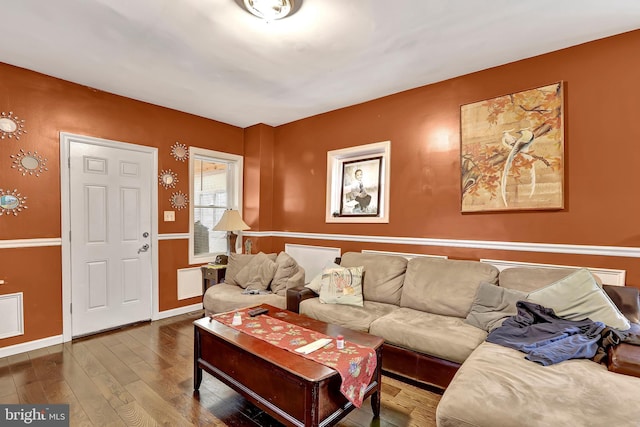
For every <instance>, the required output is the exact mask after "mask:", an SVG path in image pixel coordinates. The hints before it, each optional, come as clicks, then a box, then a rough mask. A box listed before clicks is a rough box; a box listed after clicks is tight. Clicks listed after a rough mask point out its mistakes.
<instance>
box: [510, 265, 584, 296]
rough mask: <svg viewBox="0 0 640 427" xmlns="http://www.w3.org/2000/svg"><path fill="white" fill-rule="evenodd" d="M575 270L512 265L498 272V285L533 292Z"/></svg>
mask: <svg viewBox="0 0 640 427" xmlns="http://www.w3.org/2000/svg"><path fill="white" fill-rule="evenodd" d="M575 272H576V269H575V268H548V267H513V268H506V269H504V270H502V271H501V272H500V276H499V277H498V284H499V285H500V287H503V288H509V289H516V290H519V291H523V292H527V293H528V292H533V291H535V290H538V289H540V288H544V287H545V286H547V285H550V284H552V283H555V282H557V281H558V280H560V279H563V278H565V277H567V276H568V275H570V274H573V273H575Z"/></svg>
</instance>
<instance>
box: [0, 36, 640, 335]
mask: <svg viewBox="0 0 640 427" xmlns="http://www.w3.org/2000/svg"><path fill="white" fill-rule="evenodd" d="M638 51H640V31H635V32H631V33H627V34H623V35H619V36H616V37H611V38H607V39H603V40H600V41H596V42H592V43H588V44H585V45H581V46H577V47H573V48H570V49H565V50H562V51H558V52H554V53H550V54H546V55H543V56H539V57H536V58H531V59H527V60H524V61H519V62H516V63H513V64H508V65H505V66H501V67H497V68H493V69H490V70H485V71H481V72H478V73H474V74H471V75H467V76H463V77H459V78H456V79H452V80H448V81H445V82H441V83H437V84H433V85H428V86H424V87H420V88H417V89H413V90H410V91H406V92H402V93H399V94H396V95H392V96H388V97H385V98H381V99H377V100H373V101H370V102H367V103H363V104H359V105H356V106H352V107H348V108H344V109H341V110H337V111H333V112H329V113H326V114H322V115H318V116H314V117H310V118H307V119H304V120H299V121H296V122H293V123H289V124H286V125H283V126H279V127H277V128H275V129H274V128H271V127H269V126H265V125H256V126H253V127H251V128H248V129H246V130H243V129H240V128H237V127H234V126H230V125H227V124H223V123H220V122H216V121H213V120H208V119H204V118H201V117H196V116H193V115H189V114H185V113H181V112H178V111H173V110H170V109H166V108H162V107H158V106H153V105H150V104H146V103H143V102H139V101H134V100H131V99H127V98H123V97H119V96H115V95H111V94H108V93H104V92H101V91H98V90H95V89H91V88H88V87H85V86H81V85H77V84H73V83H69V82H65V81H62V80H59V79H55V78H52V77H48V76H44V75H42V74H38V73H35V72H31V71H27V70H24V69H20V68H16V67H13V66H10V65H5V64H1V63H0V93H1V94H2V96H1V97H0V111H7V112H8V111H13V112H14V114H16V115H17V116H19V117H20V118H22V119H25V120H26V121H25V127H26V129H27V132H28V133H27V134H25V135H24V136H23V137H22V138H21V139H20V140H19V141H16V140H14V139H11V140H6V139H5V140H2V141H0V188H3V189H14V188H16V189H19V190H20V192H21V193H22V195H24V196H27V197H28V199H27V206H28V209H27V210H26V211H25V212H22V213H21V214H20V215H19V216H16V217H13V216H11V217H6V216H3V217H0V240H13V239H37V238H44V237H53V238H59V237H61V236H60V230H61V226H60V221H61V218H60V215H61V213H60V170H59V132H61V131H64V132H71V133H76V134H83V135H90V136H94V137H100V138H107V139H113V140H118V141H123V142H129V143H135V144H140V145H147V146H154V147H157V148H158V149H159V165H158V167H159V169H160V170H162V169H169V168H170V169H172V170H173V171H175V172H177V173H178V177H179V180H180V182H179V183H178V186H177V188H176V190H181V191H183V192H184V193H187V194H188V164H187V163H181V162H177V161H176V160H174V159H173V158H172V157H171V156H170V147H171V145H172V144H173V143H174V142H175V141H180V142H181V143H183V144H186V145H188V146H192V145H193V146H198V147H202V148H209V149H213V150H219V151H225V152H229V153H234V154H245V201H244V205H245V219H246V221H247V223H248V224H249V225H250V226H251V227H252V230H255V231H270V230H275V231H285V232H286V231H292V232H313V233H336V234H354V235H379V236H394V237H395V236H397V237H403V236H406V237H425V238H444V239H472V240H488V241H491V240H495V241H514V242H534V243H568V244H579V245H607V246H608V245H611V246H623V247H640V227H638V226H637V225H636V221H637V218H638V217H640V215H639V214H640V212H639V211H640V200H639V198H638V197H636V193H637V192H636V191H635V187H636V184H635V183H636V170H637V168H638V165H639V164H640V148H639V145H638V143H639V142H640V120H638V112H640V90H639V89H638V83H637V76H638V75H640V57H638V55H637V52H638ZM443 66H446V64H444V65H443ZM398 78H402V77H401V76H399V77H398ZM561 80H562V81H564V82H565V83H566V109H565V117H566V132H565V161H566V163H565V176H566V180H565V186H566V187H565V206H566V208H565V209H564V210H562V211H555V212H510V213H482V214H465V215H462V214H461V213H460V183H459V179H460V178H459V175H460V162H459V144H460V140H459V127H460V123H459V117H460V105H462V104H467V103H470V102H475V101H479V100H482V99H487V98H492V97H495V96H498V95H504V94H507V93H511V92H517V91H521V90H524V89H529V88H533V87H538V86H542V85H546V84H549V83H553V82H557V81H561ZM385 140H391V141H392V143H391V144H392V145H391V202H390V203H391V206H390V222H389V224H376V225H374V224H326V223H325V221H324V215H325V200H326V198H325V192H326V158H327V151H328V150H334V149H339V148H344V147H351V146H356V145H361V144H367V143H371V142H378V141H385ZM20 148H22V149H24V150H25V151H34V150H37V151H38V153H39V154H40V155H42V156H43V157H45V158H46V159H47V167H48V169H49V170H48V171H46V172H45V173H44V174H43V175H42V176H41V177H39V178H35V177H30V176H26V177H23V176H21V175H20V174H18V173H17V172H16V171H15V170H14V169H12V168H11V164H12V163H11V162H12V159H11V158H10V155H11V154H15V153H17V152H18V151H19V150H20ZM245 150H246V151H245ZM176 190H171V191H170V190H165V189H164V188H162V187H159V189H158V194H159V206H158V213H159V216H160V218H159V233H160V234H165V233H186V232H187V231H188V228H189V227H188V211H187V210H181V211H177V212H176V222H175V223H165V222H163V221H162V219H163V218H162V211H164V210H173V209H172V208H171V207H170V204H169V195H170V194H171V192H172V191H176ZM252 241H253V242H254V246H253V247H254V252H256V251H257V250H263V251H266V252H271V251H278V250H280V249H282V248H283V247H284V244H285V243H301V244H311V245H324V246H334V247H335V246H337V247H341V248H342V250H343V252H344V251H348V250H360V249H363V248H370V249H379V250H394V251H402V252H419V253H433V254H444V255H448V256H449V257H451V258H465V259H478V258H481V257H486V258H495V259H506V260H508V259H511V260H517V261H528V262H541V263H554V264H567V265H588V266H591V267H605V268H618V269H624V270H627V283H628V284H632V285H635V286H640V266H639V264H640V263H639V262H638V259H637V258H619V257H606V256H593V255H591V256H581V255H569V254H545V253H529V252H513V251H495V250H494V251H492V250H480V249H464V248H451V247H433V246H409V245H383V244H362V243H356V242H337V241H330V240H329V241H322V240H305V239H291V238H287V239H285V238H282V237H260V238H252ZM60 252H61V251H60V247H40V248H22V249H0V279H5V280H6V281H7V284H5V285H0V294H6V293H13V292H20V291H22V292H24V293H25V312H26V313H25V328H26V333H25V335H24V336H21V337H14V338H8V339H4V340H0V347H4V346H8V345H13V344H17V343H22V342H26V341H31V340H35V339H39V338H44V337H48V336H52V335H58V334H61V333H62V319H61V316H62V314H61V313H62V306H61V287H62V284H61V280H62V279H61V266H60V264H61V254H60ZM159 264H160V271H159V291H160V297H159V300H160V301H159V303H160V307H159V308H160V310H161V311H163V310H169V309H172V308H176V307H181V306H185V305H190V304H193V303H197V302H199V300H200V299H199V298H192V299H188V300H183V301H178V300H177V291H176V276H175V273H176V269H178V268H184V267H188V260H187V243H186V241H185V240H164V241H161V242H160V243H159ZM43 319H47V321H43Z"/></svg>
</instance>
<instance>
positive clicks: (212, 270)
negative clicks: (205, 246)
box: [200, 265, 227, 296]
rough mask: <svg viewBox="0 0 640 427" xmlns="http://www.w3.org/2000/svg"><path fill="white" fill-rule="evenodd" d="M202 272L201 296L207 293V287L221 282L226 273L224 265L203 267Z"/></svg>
mask: <svg viewBox="0 0 640 427" xmlns="http://www.w3.org/2000/svg"><path fill="white" fill-rule="evenodd" d="M200 270H202V295H203V296H204V293H205V292H207V289H209V286H213V285H216V284H218V283H220V282H222V279H224V274H225V272H226V271H227V266H226V265H203V266H202V267H200Z"/></svg>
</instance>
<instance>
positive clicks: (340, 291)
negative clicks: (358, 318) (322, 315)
mask: <svg viewBox="0 0 640 427" xmlns="http://www.w3.org/2000/svg"><path fill="white" fill-rule="evenodd" d="M363 270H364V267H349V268H333V269H328V270H325V271H323V272H322V286H321V287H320V302H321V303H323V304H345V305H355V306H358V307H362V306H363V305H364V301H363V298H362V271H363Z"/></svg>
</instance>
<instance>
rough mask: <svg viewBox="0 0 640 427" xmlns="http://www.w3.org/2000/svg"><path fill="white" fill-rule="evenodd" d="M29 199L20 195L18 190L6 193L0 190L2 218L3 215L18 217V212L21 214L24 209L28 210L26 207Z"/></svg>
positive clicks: (0, 213)
mask: <svg viewBox="0 0 640 427" xmlns="http://www.w3.org/2000/svg"><path fill="white" fill-rule="evenodd" d="M26 199H27V198H26V197H23V196H21V195H20V193H18V190H13V191H8V190H7V191H6V192H5V191H4V190H2V189H0V216H1V215H11V214H13V215H18V212H21V211H22V210H23V209H27V206H26V205H25V200H26Z"/></svg>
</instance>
